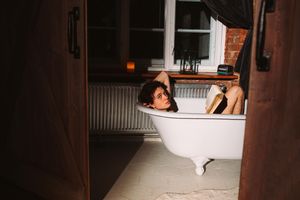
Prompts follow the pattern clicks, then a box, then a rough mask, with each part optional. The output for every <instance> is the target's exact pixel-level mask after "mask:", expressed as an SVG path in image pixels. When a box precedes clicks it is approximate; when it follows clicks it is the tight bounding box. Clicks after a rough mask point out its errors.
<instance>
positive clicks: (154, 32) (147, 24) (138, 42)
mask: <svg viewBox="0 0 300 200" xmlns="http://www.w3.org/2000/svg"><path fill="white" fill-rule="evenodd" d="M129 35H130V39H129V56H130V59H134V60H136V59H139V60H143V61H146V63H152V61H151V59H163V46H164V43H163V41H164V0H151V1H149V0H131V1H130V33H129Z"/></svg>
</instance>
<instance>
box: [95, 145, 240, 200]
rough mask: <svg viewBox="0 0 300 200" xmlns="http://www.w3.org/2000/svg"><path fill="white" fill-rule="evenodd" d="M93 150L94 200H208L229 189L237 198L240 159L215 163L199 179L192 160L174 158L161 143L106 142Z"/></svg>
mask: <svg viewBox="0 0 300 200" xmlns="http://www.w3.org/2000/svg"><path fill="white" fill-rule="evenodd" d="M92 146H94V147H92ZM91 149H92V151H91V152H90V154H91V158H92V159H91V162H92V163H91V194H92V195H91V197H92V200H100V199H105V200H125V199H126V200H154V199H158V198H159V199H172V197H171V196H169V195H168V194H173V195H174V194H189V193H192V192H194V193H193V195H194V198H191V199H198V197H195V194H197V193H195V191H196V192H197V191H200V192H201V191H202V194H201V195H202V196H201V197H203V198H201V199H204V196H210V197H212V195H213V192H215V191H225V190H227V191H232V192H231V193H230V192H227V197H226V199H237V192H238V185H239V176H240V164H241V161H240V160H214V161H212V162H210V163H208V164H207V165H206V172H205V174H204V175H203V176H198V175H197V174H196V173H195V171H194V169H195V166H194V164H193V163H192V161H191V160H190V159H187V158H182V157H178V156H176V155H173V154H172V153H170V152H169V151H168V150H167V149H165V147H164V145H163V144H162V143H161V142H160V141H159V140H152V141H145V142H143V141H106V142H105V141H102V142H100V143H99V142H97V143H95V144H94V145H91ZM204 190H210V193H209V194H208V193H203V191H204ZM199 195H200V193H199ZM173 198H175V197H174V196H173ZM176 199H177V198H176ZM182 199H185V198H182Z"/></svg>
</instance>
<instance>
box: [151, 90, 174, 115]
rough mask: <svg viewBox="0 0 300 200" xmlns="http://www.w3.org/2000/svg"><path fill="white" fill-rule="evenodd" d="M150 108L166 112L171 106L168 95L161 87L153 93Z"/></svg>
mask: <svg viewBox="0 0 300 200" xmlns="http://www.w3.org/2000/svg"><path fill="white" fill-rule="evenodd" d="M150 106H151V107H153V108H154V109H157V110H167V109H168V108H169V107H170V106H171V103H170V101H169V97H168V94H167V93H166V92H165V90H164V89H163V88H162V87H158V88H156V90H155V91H154V93H153V104H150Z"/></svg>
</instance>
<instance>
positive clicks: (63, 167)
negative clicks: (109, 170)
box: [0, 0, 89, 200]
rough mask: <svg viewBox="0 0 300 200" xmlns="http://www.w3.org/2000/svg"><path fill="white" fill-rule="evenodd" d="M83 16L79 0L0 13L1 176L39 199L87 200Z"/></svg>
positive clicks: (26, 4)
mask: <svg viewBox="0 0 300 200" xmlns="http://www.w3.org/2000/svg"><path fill="white" fill-rule="evenodd" d="M74 7H75V9H73V8H74ZM76 8H78V12H77V10H76ZM85 9H86V6H85V0H44V1H36V0H34V1H17V2H15V1H7V2H6V3H5V5H2V10H3V12H1V16H2V17H1V18H2V21H1V27H2V28H3V29H2V30H5V31H3V33H4V35H2V39H4V40H5V41H4V42H3V45H2V48H3V49H5V52H4V57H3V59H1V61H0V62H1V66H2V70H3V71H2V72H3V73H2V75H3V78H2V80H1V87H2V90H1V91H2V92H3V94H4V95H3V96H2V97H1V98H2V99H1V101H3V103H2V107H3V108H4V109H3V110H4V112H2V114H3V115H4V116H5V119H4V121H3V122H4V123H3V126H1V127H2V128H1V129H2V130H1V132H2V133H1V137H2V138H1V163H2V164H1V165H0V174H1V176H2V177H4V178H6V179H7V180H9V181H10V182H12V183H14V184H16V185H18V186H20V187H21V188H23V189H25V190H27V191H30V192H32V193H35V194H37V195H38V196H41V197H43V198H45V199H64V200H68V199H70V200H71V199H72V200H76V199H78V200H79V199H80V200H81V199H89V177H88V128H87V65H86V53H85V52H86V46H85V43H86V42H85V39H86V33H85V26H86V22H85V20H86V19H85ZM75 12H76V13H75ZM74 13H75V15H74ZM78 14H79V15H78ZM76 15H77V17H76ZM74 16H75V19H77V18H78V20H77V21H76V20H75V21H73V23H71V24H70V20H71V19H74ZM68 30H69V31H68ZM74 31H77V35H76V34H75V35H72V34H71V33H74ZM73 36H74V37H73ZM72 37H73V38H72ZM70 39H72V40H70ZM75 39H77V41H75ZM68 41H73V44H74V42H75V46H78V47H79V48H80V52H79V51H78V52H77V53H78V54H77V55H76V56H74V54H71V53H70V52H69V49H70V48H69V47H70V46H69V44H70V43H68ZM73 50H74V48H73Z"/></svg>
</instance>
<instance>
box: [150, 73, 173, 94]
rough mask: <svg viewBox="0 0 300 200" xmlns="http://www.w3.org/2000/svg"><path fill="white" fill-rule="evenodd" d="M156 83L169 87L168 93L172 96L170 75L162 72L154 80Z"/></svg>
mask: <svg viewBox="0 0 300 200" xmlns="http://www.w3.org/2000/svg"><path fill="white" fill-rule="evenodd" d="M154 80H155V81H159V82H162V83H163V84H165V85H166V86H167V90H168V92H169V93H170V94H171V87H170V79H169V75H168V74H167V72H165V71H161V72H160V73H159V74H158V75H157V76H156V77H155V79H154Z"/></svg>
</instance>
